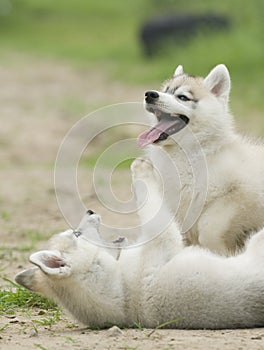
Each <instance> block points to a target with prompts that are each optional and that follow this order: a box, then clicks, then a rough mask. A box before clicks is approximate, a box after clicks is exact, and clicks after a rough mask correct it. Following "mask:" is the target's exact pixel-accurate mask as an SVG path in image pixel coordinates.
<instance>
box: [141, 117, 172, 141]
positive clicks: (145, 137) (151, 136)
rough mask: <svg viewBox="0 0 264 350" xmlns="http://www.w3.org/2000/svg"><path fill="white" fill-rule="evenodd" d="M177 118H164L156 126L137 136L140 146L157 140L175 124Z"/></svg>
mask: <svg viewBox="0 0 264 350" xmlns="http://www.w3.org/2000/svg"><path fill="white" fill-rule="evenodd" d="M175 122H176V121H175V120H168V119H162V120H161V121H160V122H158V124H157V125H156V126H154V128H151V129H150V130H147V131H144V132H143V133H142V134H140V135H139V136H138V138H137V144H138V145H139V146H140V147H145V146H147V145H149V144H151V143H153V142H154V141H156V140H157V139H158V138H159V137H160V135H161V134H162V133H163V132H165V131H166V130H167V129H168V128H170V127H171V126H172V125H173V124H175Z"/></svg>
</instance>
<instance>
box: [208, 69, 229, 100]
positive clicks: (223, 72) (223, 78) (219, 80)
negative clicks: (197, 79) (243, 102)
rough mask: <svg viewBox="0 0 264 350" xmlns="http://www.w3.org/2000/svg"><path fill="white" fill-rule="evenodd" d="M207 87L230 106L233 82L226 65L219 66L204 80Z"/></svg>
mask: <svg viewBox="0 0 264 350" xmlns="http://www.w3.org/2000/svg"><path fill="white" fill-rule="evenodd" d="M204 84H205V86H206V87H207V88H208V89H209V91H210V92H211V93H212V94H214V95H215V96H216V97H217V98H218V99H220V101H222V102H223V103H224V104H225V105H227V104H228V98H229V93H230V87H231V81H230V75H229V72H228V70H227V68H226V66H225V65H224V64H219V65H218V66H216V67H215V68H214V69H212V70H211V72H210V73H209V74H208V75H207V77H206V78H205V79H204Z"/></svg>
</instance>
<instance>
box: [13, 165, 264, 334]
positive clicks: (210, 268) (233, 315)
mask: <svg viewBox="0 0 264 350" xmlns="http://www.w3.org/2000/svg"><path fill="white" fill-rule="evenodd" d="M132 173H133V180H134V188H135V192H136V195H137V199H138V202H139V205H141V204H142V199H143V198H142V188H141V185H142V182H143V181H144V182H145V183H146V185H147V187H148V191H149V194H148V198H147V200H146V201H145V204H144V206H143V207H142V208H141V209H140V212H139V215H140V217H141V219H142V222H143V223H144V225H143V231H142V235H145V238H146V239H147V238H150V237H151V234H152V233H153V232H150V231H151V230H153V227H155V228H156V229H157V230H160V231H162V232H161V233H160V235H158V236H157V237H156V238H155V239H152V240H150V241H149V242H147V243H146V244H144V245H137V246H134V247H130V248H129V247H127V248H124V249H122V251H121V254H120V256H119V258H118V259H117V258H116V257H115V256H114V255H113V254H111V252H109V249H107V248H103V247H99V246H96V245H94V244H92V243H91V242H90V241H89V240H88V239H87V235H88V234H89V231H90V232H92V234H93V235H94V234H98V226H99V222H100V217H99V216H98V215H97V214H94V213H93V212H92V211H88V212H87V214H86V216H85V218H84V219H83V220H82V225H81V228H82V230H78V232H76V231H73V230H67V231H65V232H62V233H60V234H58V235H55V236H54V237H53V238H52V239H51V240H50V243H49V248H48V250H43V251H39V252H36V253H34V254H32V255H31V256H30V261H31V262H32V263H33V264H35V265H36V267H34V268H31V269H28V270H25V271H23V272H21V273H19V274H18V275H17V276H16V281H17V282H18V283H19V284H21V285H23V286H24V287H26V288H28V289H30V290H32V291H34V292H37V293H40V294H43V295H44V296H46V297H49V298H52V299H54V300H55V301H57V302H58V303H59V304H60V305H62V306H63V307H64V308H66V309H67V310H68V311H70V313H71V314H72V315H73V316H74V317H75V318H76V319H77V320H79V321H80V322H82V323H84V324H86V325H88V326H90V327H100V328H103V327H108V326H110V325H114V324H115V325H118V326H120V327H133V326H134V325H135V323H136V322H140V323H141V325H142V326H143V327H151V328H152V327H156V326H158V325H159V324H162V323H164V322H167V321H172V322H171V323H170V324H169V325H168V326H167V327H171V328H193V329H196V328H208V329H217V328H240V327H241V328H244V327H258V326H264V277H263V269H264V253H263V252H264V231H261V232H259V233H257V234H256V235H254V236H253V237H252V238H251V239H250V240H249V242H248V244H247V247H246V250H245V252H244V253H243V254H240V255H237V256H235V257H230V258H226V257H221V256H217V255H214V254H213V253H211V252H209V251H207V250H204V249H202V248H200V247H183V245H182V242H181V235H180V233H179V231H178V229H177V227H176V226H175V224H173V223H171V224H170V222H169V218H170V215H169V213H168V211H167V209H166V207H164V206H161V204H160V203H162V201H161V198H160V196H159V191H158V189H157V188H156V180H155V179H154V177H155V174H154V173H153V168H152V165H151V164H150V163H149V162H147V161H144V160H142V159H137V160H136V161H135V162H134V163H133V165H132ZM153 213H158V214H157V215H154V219H152V217H153ZM160 223H162V224H160ZM159 225H160V226H159ZM156 232H157V231H156Z"/></svg>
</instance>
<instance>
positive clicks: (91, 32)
mask: <svg viewBox="0 0 264 350" xmlns="http://www.w3.org/2000/svg"><path fill="white" fill-rule="evenodd" d="M6 2H7V0H6ZM10 2H11V4H12V10H11V12H10V14H9V15H6V16H2V17H1V24H0V29H1V31H0V42H1V48H2V50H4V49H6V48H10V49H16V50H21V51H29V52H34V53H36V54H40V55H46V56H50V57H58V58H63V59H66V60H71V61H73V62H76V63H81V64H82V65H85V66H86V65H91V64H96V65H103V67H106V68H108V69H111V70H112V73H113V74H114V75H117V76H118V77H119V78H123V79H125V80H128V81H130V82H137V83H138V82H145V81H146V80H147V81H160V80H161V79H163V78H164V77H166V76H167V75H168V74H169V73H170V72H171V71H172V70H173V66H174V65H176V64H177V63H179V62H183V63H185V65H186V68H187V69H188V70H189V71H192V72H193V73H195V74H196V73H199V74H204V73H205V72H207V70H208V67H211V66H212V65H214V64H215V63H216V62H220V61H221V62H225V63H227V64H228V65H229V66H230V67H231V68H232V70H233V73H234V74H236V72H239V71H241V69H243V70H245V74H246V76H247V77H249V78H250V77H251V74H252V73H250V72H258V69H259V68H261V67H262V62H263V56H264V52H263V51H264V50H263V49H262V33H263V27H264V25H263V21H262V13H263V12H264V3H263V1H262V0H252V1H250V2H243V4H242V3H241V0H232V1H230V0H223V1H221V2H219V1H216V0H196V1H190V0H187V1H183V0H178V1H177V2H176V1H172V0H163V1H157V0H133V1H122V0H115V1H109V2H102V1H95V0H90V1H86V0H75V1H71V0H58V1H51V0H38V1H35V0H13V1H12V0H10ZM172 11H175V12H188V11H192V12H198V13H201V12H219V13H223V14H226V15H228V16H229V17H231V20H232V29H231V31H230V32H229V33H226V32H224V33H222V34H219V35H209V36H207V37H203V36H201V37H200V38H199V40H194V41H193V42H192V43H191V44H190V45H186V46H184V47H173V48H171V49H168V50H166V52H164V53H163V54H161V55H159V56H158V57H156V58H154V59H152V60H148V61H146V59H145V58H144V56H143V55H142V52H141V47H140V44H139V40H138V30H139V27H140V24H141V23H142V22H143V21H144V20H145V19H146V18H149V17H151V16H154V15H156V14H159V13H163V12H164V13H167V12H172ZM0 12H1V11H0ZM168 63H169V64H168ZM252 65H253V66H252ZM121 73H123V74H121ZM254 75H255V74H254ZM256 76H257V74H256Z"/></svg>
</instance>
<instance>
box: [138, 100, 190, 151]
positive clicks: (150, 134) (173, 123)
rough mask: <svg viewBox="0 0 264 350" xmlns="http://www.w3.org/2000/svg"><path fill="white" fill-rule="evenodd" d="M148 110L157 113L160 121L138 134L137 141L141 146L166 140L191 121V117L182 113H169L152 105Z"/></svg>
mask: <svg viewBox="0 0 264 350" xmlns="http://www.w3.org/2000/svg"><path fill="white" fill-rule="evenodd" d="M147 110H148V111H149V112H151V113H154V114H155V116H156V117H157V119H158V123H157V124H156V125H155V126H154V127H153V128H151V129H149V130H147V131H144V132H143V133H142V134H140V135H139V136H138V138H137V143H138V145H139V146H140V147H145V146H147V145H149V144H151V143H157V142H160V141H164V140H166V139H167V138H168V137H169V136H170V135H173V134H175V133H177V132H178V131H180V130H181V129H183V128H184V127H185V126H186V125H187V124H188V123H189V118H188V117H186V116H185V115H182V114H169V113H165V112H163V111H161V110H160V109H154V108H152V107H147Z"/></svg>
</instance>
